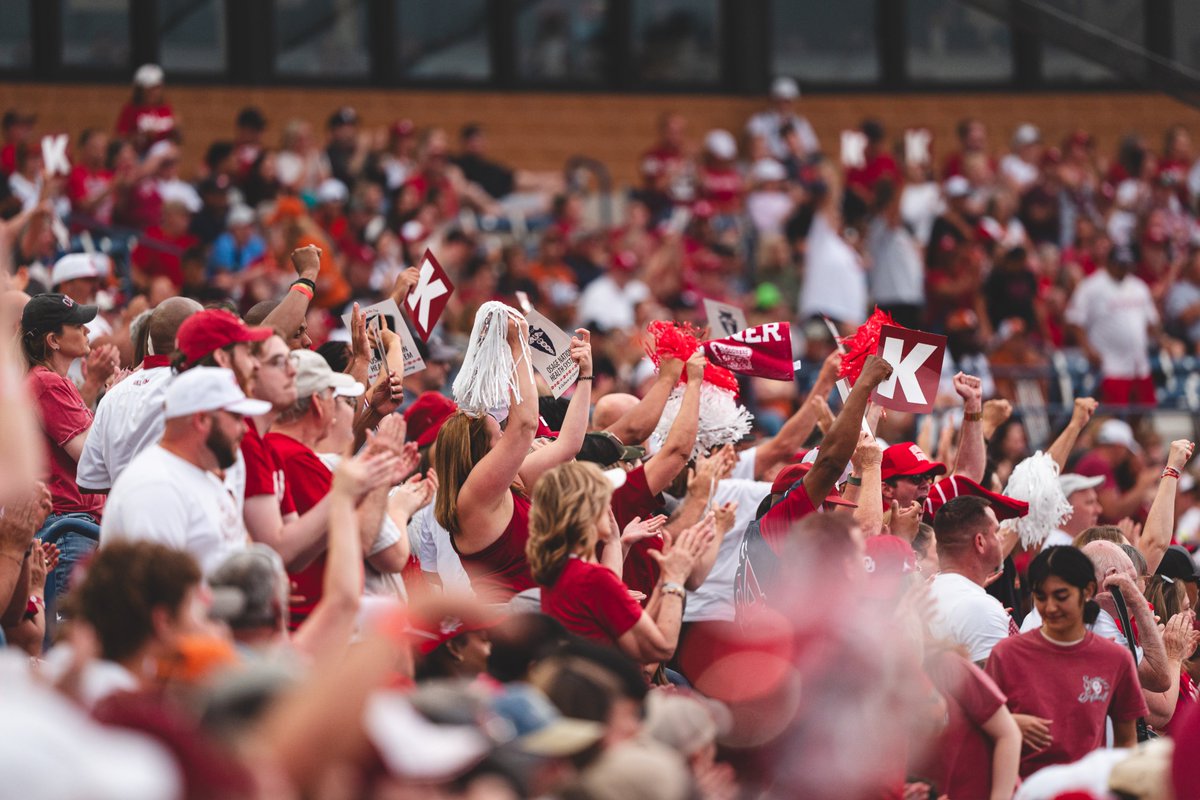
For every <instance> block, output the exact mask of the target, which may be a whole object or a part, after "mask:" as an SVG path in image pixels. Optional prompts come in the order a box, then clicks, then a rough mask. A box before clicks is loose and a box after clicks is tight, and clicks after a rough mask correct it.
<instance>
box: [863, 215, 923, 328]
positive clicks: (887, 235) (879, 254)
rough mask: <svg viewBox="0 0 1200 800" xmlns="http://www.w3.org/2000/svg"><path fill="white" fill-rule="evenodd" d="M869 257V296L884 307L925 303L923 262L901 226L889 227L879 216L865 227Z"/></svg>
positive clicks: (919, 252)
mask: <svg viewBox="0 0 1200 800" xmlns="http://www.w3.org/2000/svg"><path fill="white" fill-rule="evenodd" d="M867 251H868V252H870V254H871V296H872V298H874V300H875V302H876V303H881V304H885V305H893V304H907V305H918V306H919V305H924V304H925V262H924V260H923V259H922V258H921V248H920V246H919V245H918V244H917V242H916V240H915V239H913V235H912V234H911V233H909V232H908V229H907V228H905V227H904V225H897V226H896V227H892V226H891V225H889V224H888V223H887V221H886V220H884V219H883V218H882V217H875V218H874V219H873V220H871V224H870V225H869V226H867Z"/></svg>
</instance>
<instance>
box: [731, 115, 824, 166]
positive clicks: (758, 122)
mask: <svg viewBox="0 0 1200 800" xmlns="http://www.w3.org/2000/svg"><path fill="white" fill-rule="evenodd" d="M789 122H790V123H791V124H792V127H794V128H795V129H796V133H797V134H799V136H800V141H801V143H803V145H804V150H805V152H806V153H807V154H808V155H813V154H814V153H819V152H820V151H821V142H820V141H819V140H818V139H817V132H816V131H814V130H813V127H812V125H810V124H809V122H808V120H806V119H805V118H804V117H802V116H800V115H799V114H780V113H779V112H778V111H775V110H773V109H772V110H770V111H760V112H759V113H757V114H755V115H754V116H753V117H751V118H750V121H749V122H747V123H746V131H747V132H748V133H749V134H750V135H751V136H761V137H763V138H764V139H766V140H767V146H768V147H770V148H771V156H772V157H773V158H776V159H780V160H782V159H784V158H787V156H788V150H787V146H786V145H785V144H784V143H783V137H782V136H780V135H779V130H780V128H782V127H783V126H784V125H785V124H787V123H789Z"/></svg>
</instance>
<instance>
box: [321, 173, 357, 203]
mask: <svg viewBox="0 0 1200 800" xmlns="http://www.w3.org/2000/svg"><path fill="white" fill-rule="evenodd" d="M349 198H350V190H349V189H347V188H346V184H344V183H342V182H341V181H339V180H338V179H337V178H326V179H325V180H323V181H321V185H320V186H318V187H317V199H318V200H320V201H321V202H322V203H344V202H346V201H347V200H348V199H349Z"/></svg>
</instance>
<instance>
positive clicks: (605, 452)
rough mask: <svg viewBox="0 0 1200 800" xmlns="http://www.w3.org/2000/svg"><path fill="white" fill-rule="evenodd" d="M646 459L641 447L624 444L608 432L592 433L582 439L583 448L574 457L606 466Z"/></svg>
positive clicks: (643, 449)
mask: <svg viewBox="0 0 1200 800" xmlns="http://www.w3.org/2000/svg"><path fill="white" fill-rule="evenodd" d="M645 457H646V450H645V448H643V447H638V446H635V445H627V444H624V443H623V442H622V441H621V440H620V439H619V438H617V436H616V434H613V433H609V432H608V431H593V432H591V433H589V434H587V435H586V436H584V437H583V446H582V447H580V448H579V454H578V455H576V456H575V458H576V459H578V460H579V461H591V462H592V463H593V464H599V465H601V466H608V465H609V464H616V463H617V462H619V461H637V460H638V459H639V458H645Z"/></svg>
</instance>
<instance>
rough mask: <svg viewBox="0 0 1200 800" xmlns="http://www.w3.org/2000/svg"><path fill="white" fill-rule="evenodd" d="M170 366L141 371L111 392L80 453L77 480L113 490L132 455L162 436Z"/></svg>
mask: <svg viewBox="0 0 1200 800" xmlns="http://www.w3.org/2000/svg"><path fill="white" fill-rule="evenodd" d="M171 373H172V370H171V368H170V367H154V368H153V369H144V370H139V371H138V372H135V373H133V374H132V375H130V376H129V377H128V378H126V379H125V380H123V381H121V382H120V383H118V384H117V385H116V386H114V387H113V388H112V389H110V390H109V391H108V393H107V394H105V395H104V397H103V398H101V400H100V404H99V405H98V406H96V418H95V419H94V420H93V421H92V428H91V432H90V433H88V437H87V442H86V443H85V444H84V446H83V453H82V454H81V455H80V456H79V467H78V470H77V472H76V481H77V482H78V483H79V485H80V486H81V487H83V488H85V489H111V488H112V486H113V483H114V482H115V481H116V480H117V478H118V477H119V476H120V475H121V472H122V471H123V470H124V469H125V467H126V466H127V465H128V464H129V462H130V461H132V460H133V457H134V456H136V455H137V454H138V453H140V452H142V451H143V450H145V449H146V448H147V447H149V446H150V445H152V444H154V443H155V442H157V441H158V440H159V439H160V438H162V433H163V400H164V398H165V397H166V392H167V383H169V382H170V380H171Z"/></svg>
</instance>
